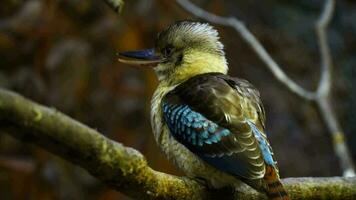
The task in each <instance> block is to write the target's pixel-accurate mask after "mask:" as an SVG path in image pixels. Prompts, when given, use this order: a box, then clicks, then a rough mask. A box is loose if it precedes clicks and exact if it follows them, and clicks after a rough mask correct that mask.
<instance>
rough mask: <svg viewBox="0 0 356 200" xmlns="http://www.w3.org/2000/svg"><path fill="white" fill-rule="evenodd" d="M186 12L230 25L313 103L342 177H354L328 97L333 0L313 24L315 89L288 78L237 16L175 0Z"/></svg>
mask: <svg viewBox="0 0 356 200" xmlns="http://www.w3.org/2000/svg"><path fill="white" fill-rule="evenodd" d="M176 1H177V3H178V4H179V5H181V6H182V7H183V8H184V9H185V10H187V11H188V12H190V13H192V14H194V15H196V16H198V17H199V18H202V19H204V20H206V21H208V22H211V23H215V24H219V25H224V26H230V27H232V28H234V29H235V30H236V31H237V32H238V33H239V34H240V35H241V37H242V38H243V39H244V40H245V42H246V43H247V44H248V45H249V46H250V47H251V48H252V49H253V50H254V51H255V53H256V54H257V55H258V56H259V57H260V59H261V60H262V61H263V62H264V63H265V65H266V66H267V67H268V69H269V70H270V71H271V72H272V74H273V75H274V77H275V78H276V79H277V80H278V81H279V82H281V83H282V84H283V85H285V86H286V87H287V88H288V89H289V90H290V91H292V92H293V93H294V94H297V95H298V96H300V97H302V98H304V99H306V100H311V101H314V102H316V104H317V106H318V108H319V111H320V113H321V115H322V117H323V119H324V122H325V124H326V126H327V128H328V129H329V132H330V134H331V136H332V138H333V141H334V142H333V144H334V151H335V153H336V155H337V156H338V158H339V160H340V166H341V168H342V170H343V174H344V176H355V170H354V165H353V161H352V158H351V155H350V152H349V150H348V148H347V145H346V142H345V140H344V138H345V136H344V133H343V131H342V130H341V128H340V125H339V122H338V121H337V118H336V115H335V113H334V111H333V109H332V106H331V103H330V101H329V99H328V97H329V93H330V87H331V65H332V61H331V55H330V49H329V46H328V43H327V33H326V30H327V27H328V25H329V23H330V21H331V19H332V16H333V12H334V9H335V1H334V0H326V1H325V4H324V6H323V9H322V12H321V14H320V17H319V19H318V21H317V23H316V26H315V28H316V29H315V30H316V35H317V38H318V44H319V47H320V57H321V64H320V65H321V68H320V80H319V84H318V86H317V89H316V91H309V90H307V89H304V88H303V87H301V86H300V85H298V84H297V83H296V82H294V81H293V80H292V79H291V78H289V77H288V76H287V75H286V74H285V73H284V71H283V70H282V69H281V67H280V66H279V65H278V64H277V63H276V62H275V61H274V60H273V58H272V57H271V56H270V54H269V53H268V52H267V51H266V49H265V48H264V47H263V46H262V44H261V43H260V42H259V41H258V39H257V38H256V37H255V36H254V35H253V34H252V33H251V32H250V31H249V30H248V29H247V28H246V26H245V25H244V23H243V22H242V21H240V20H239V19H237V18H236V17H222V16H218V15H215V14H213V13H210V12H208V11H205V10H203V9H202V8H200V7H198V6H196V5H194V4H193V3H191V2H190V1H189V0H176Z"/></svg>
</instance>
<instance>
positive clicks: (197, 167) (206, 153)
mask: <svg viewBox="0 0 356 200" xmlns="http://www.w3.org/2000/svg"><path fill="white" fill-rule="evenodd" d="M118 61H119V62H121V63H126V64H130V65H138V66H146V67H152V68H153V70H154V72H155V74H156V75H157V78H158V82H159V84H158V86H157V88H156V90H155V92H154V94H153V97H152V100H151V126H152V130H153V134H154V138H155V140H156V142H157V144H158V145H159V147H160V149H161V150H162V151H163V152H164V153H165V155H166V156H167V157H168V159H169V160H170V161H172V162H173V163H174V164H175V165H176V166H177V167H178V168H179V169H180V170H182V171H183V172H184V173H185V174H186V175H187V176H188V177H193V178H196V179H197V180H198V179H199V180H203V181H204V183H206V185H208V187H210V188H222V187H235V188H238V187H241V185H243V184H247V185H249V186H250V187H252V188H253V189H255V190H257V191H259V192H261V193H264V194H266V195H267V197H268V199H273V200H288V199H290V198H289V196H288V194H287V192H286V190H285V189H284V187H283V184H282V183H281V181H280V178H279V170H278V167H277V162H276V159H275V157H274V154H273V151H272V148H271V146H270V143H269V141H268V139H267V136H266V131H265V110H264V107H263V104H262V101H261V98H260V93H259V92H258V90H257V89H256V88H255V87H254V86H253V85H252V84H251V83H249V82H248V81H246V80H244V79H240V78H235V77H231V76H229V75H228V74H227V72H228V63H227V60H226V56H225V52H224V46H223V44H222V43H221V42H220V36H219V34H218V31H217V30H216V29H215V28H214V27H213V26H211V25H210V24H208V23H203V22H197V21H187V20H185V21H177V22H175V23H173V24H171V25H169V26H167V27H166V28H164V29H163V30H162V31H161V32H160V33H159V34H158V36H157V38H156V40H155V45H154V48H151V49H145V50H138V51H126V52H121V53H118Z"/></svg>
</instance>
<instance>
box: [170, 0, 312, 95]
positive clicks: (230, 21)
mask: <svg viewBox="0 0 356 200" xmlns="http://www.w3.org/2000/svg"><path fill="white" fill-rule="evenodd" d="M177 3H178V4H179V5H181V6H182V7H183V8H184V9H185V10H187V11H188V12H190V13H192V14H194V15H196V16H198V17H199V18H202V19H204V20H206V21H208V22H211V23H215V24H219V25H224V26H230V27H232V28H234V29H235V31H236V32H238V33H239V34H240V35H241V37H242V39H243V40H245V42H246V43H247V44H248V45H250V47H251V48H252V49H253V50H254V51H255V53H256V54H257V55H258V57H260V59H261V60H262V61H263V62H264V63H265V64H266V66H267V67H268V69H269V70H270V71H271V72H272V74H273V75H274V76H275V77H276V78H277V80H279V81H280V82H281V83H282V84H283V85H285V86H287V88H288V89H289V90H290V91H292V92H294V93H295V94H297V95H298V96H300V97H302V98H305V99H308V100H312V99H314V98H315V94H314V93H313V92H310V91H307V90H305V89H304V88H302V87H300V86H299V85H298V84H297V83H295V82H294V81H293V80H292V79H291V78H289V77H288V76H287V75H286V74H285V73H284V71H283V70H282V69H281V67H280V66H279V65H278V64H277V63H276V61H274V60H273V58H272V57H271V55H270V54H269V53H268V52H267V50H266V49H265V48H264V47H263V46H262V44H261V43H260V42H259V41H258V39H257V38H256V37H255V36H254V35H253V34H252V33H251V32H250V31H249V30H248V29H247V28H246V26H245V25H244V23H243V22H242V21H240V20H239V19H237V18H235V17H221V16H218V15H215V14H213V13H210V12H208V11H205V10H203V9H201V8H199V7H198V6H196V5H194V4H193V3H191V2H190V1H188V0H177Z"/></svg>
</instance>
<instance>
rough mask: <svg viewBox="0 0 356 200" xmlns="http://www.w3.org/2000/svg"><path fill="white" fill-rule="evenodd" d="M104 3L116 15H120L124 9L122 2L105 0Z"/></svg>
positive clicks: (119, 0)
mask: <svg viewBox="0 0 356 200" xmlns="http://www.w3.org/2000/svg"><path fill="white" fill-rule="evenodd" d="M105 3H106V4H108V6H110V8H112V9H113V10H114V11H115V12H117V13H121V11H122V8H123V7H124V0H105Z"/></svg>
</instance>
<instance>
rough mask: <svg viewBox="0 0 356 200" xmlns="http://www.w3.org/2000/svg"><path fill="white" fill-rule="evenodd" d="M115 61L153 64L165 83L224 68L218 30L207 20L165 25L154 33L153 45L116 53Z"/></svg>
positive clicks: (221, 71) (173, 82) (223, 54)
mask: <svg viewBox="0 0 356 200" xmlns="http://www.w3.org/2000/svg"><path fill="white" fill-rule="evenodd" d="M119 61H120V62H123V63H127V64H134V65H142V66H153V67H154V70H155V72H156V75H157V76H158V79H159V81H161V82H166V83H169V84H179V83H181V82H183V81H185V80H187V79H189V78H191V77H193V76H195V75H198V74H204V73H210V72H220V73H223V74H226V73H227V70H228V68H227V63H226V59H225V53H224V50H223V45H222V44H221V42H220V41H219V35H218V32H217V31H216V30H215V29H214V28H213V27H212V26H210V25H209V24H207V23H199V22H191V21H181V22H177V23H175V24H172V25H170V26H168V27H167V28H166V29H164V30H163V31H162V32H160V33H159V34H158V36H157V39H156V43H155V47H154V48H153V49H146V50H142V51H130V52H122V53H119Z"/></svg>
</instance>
